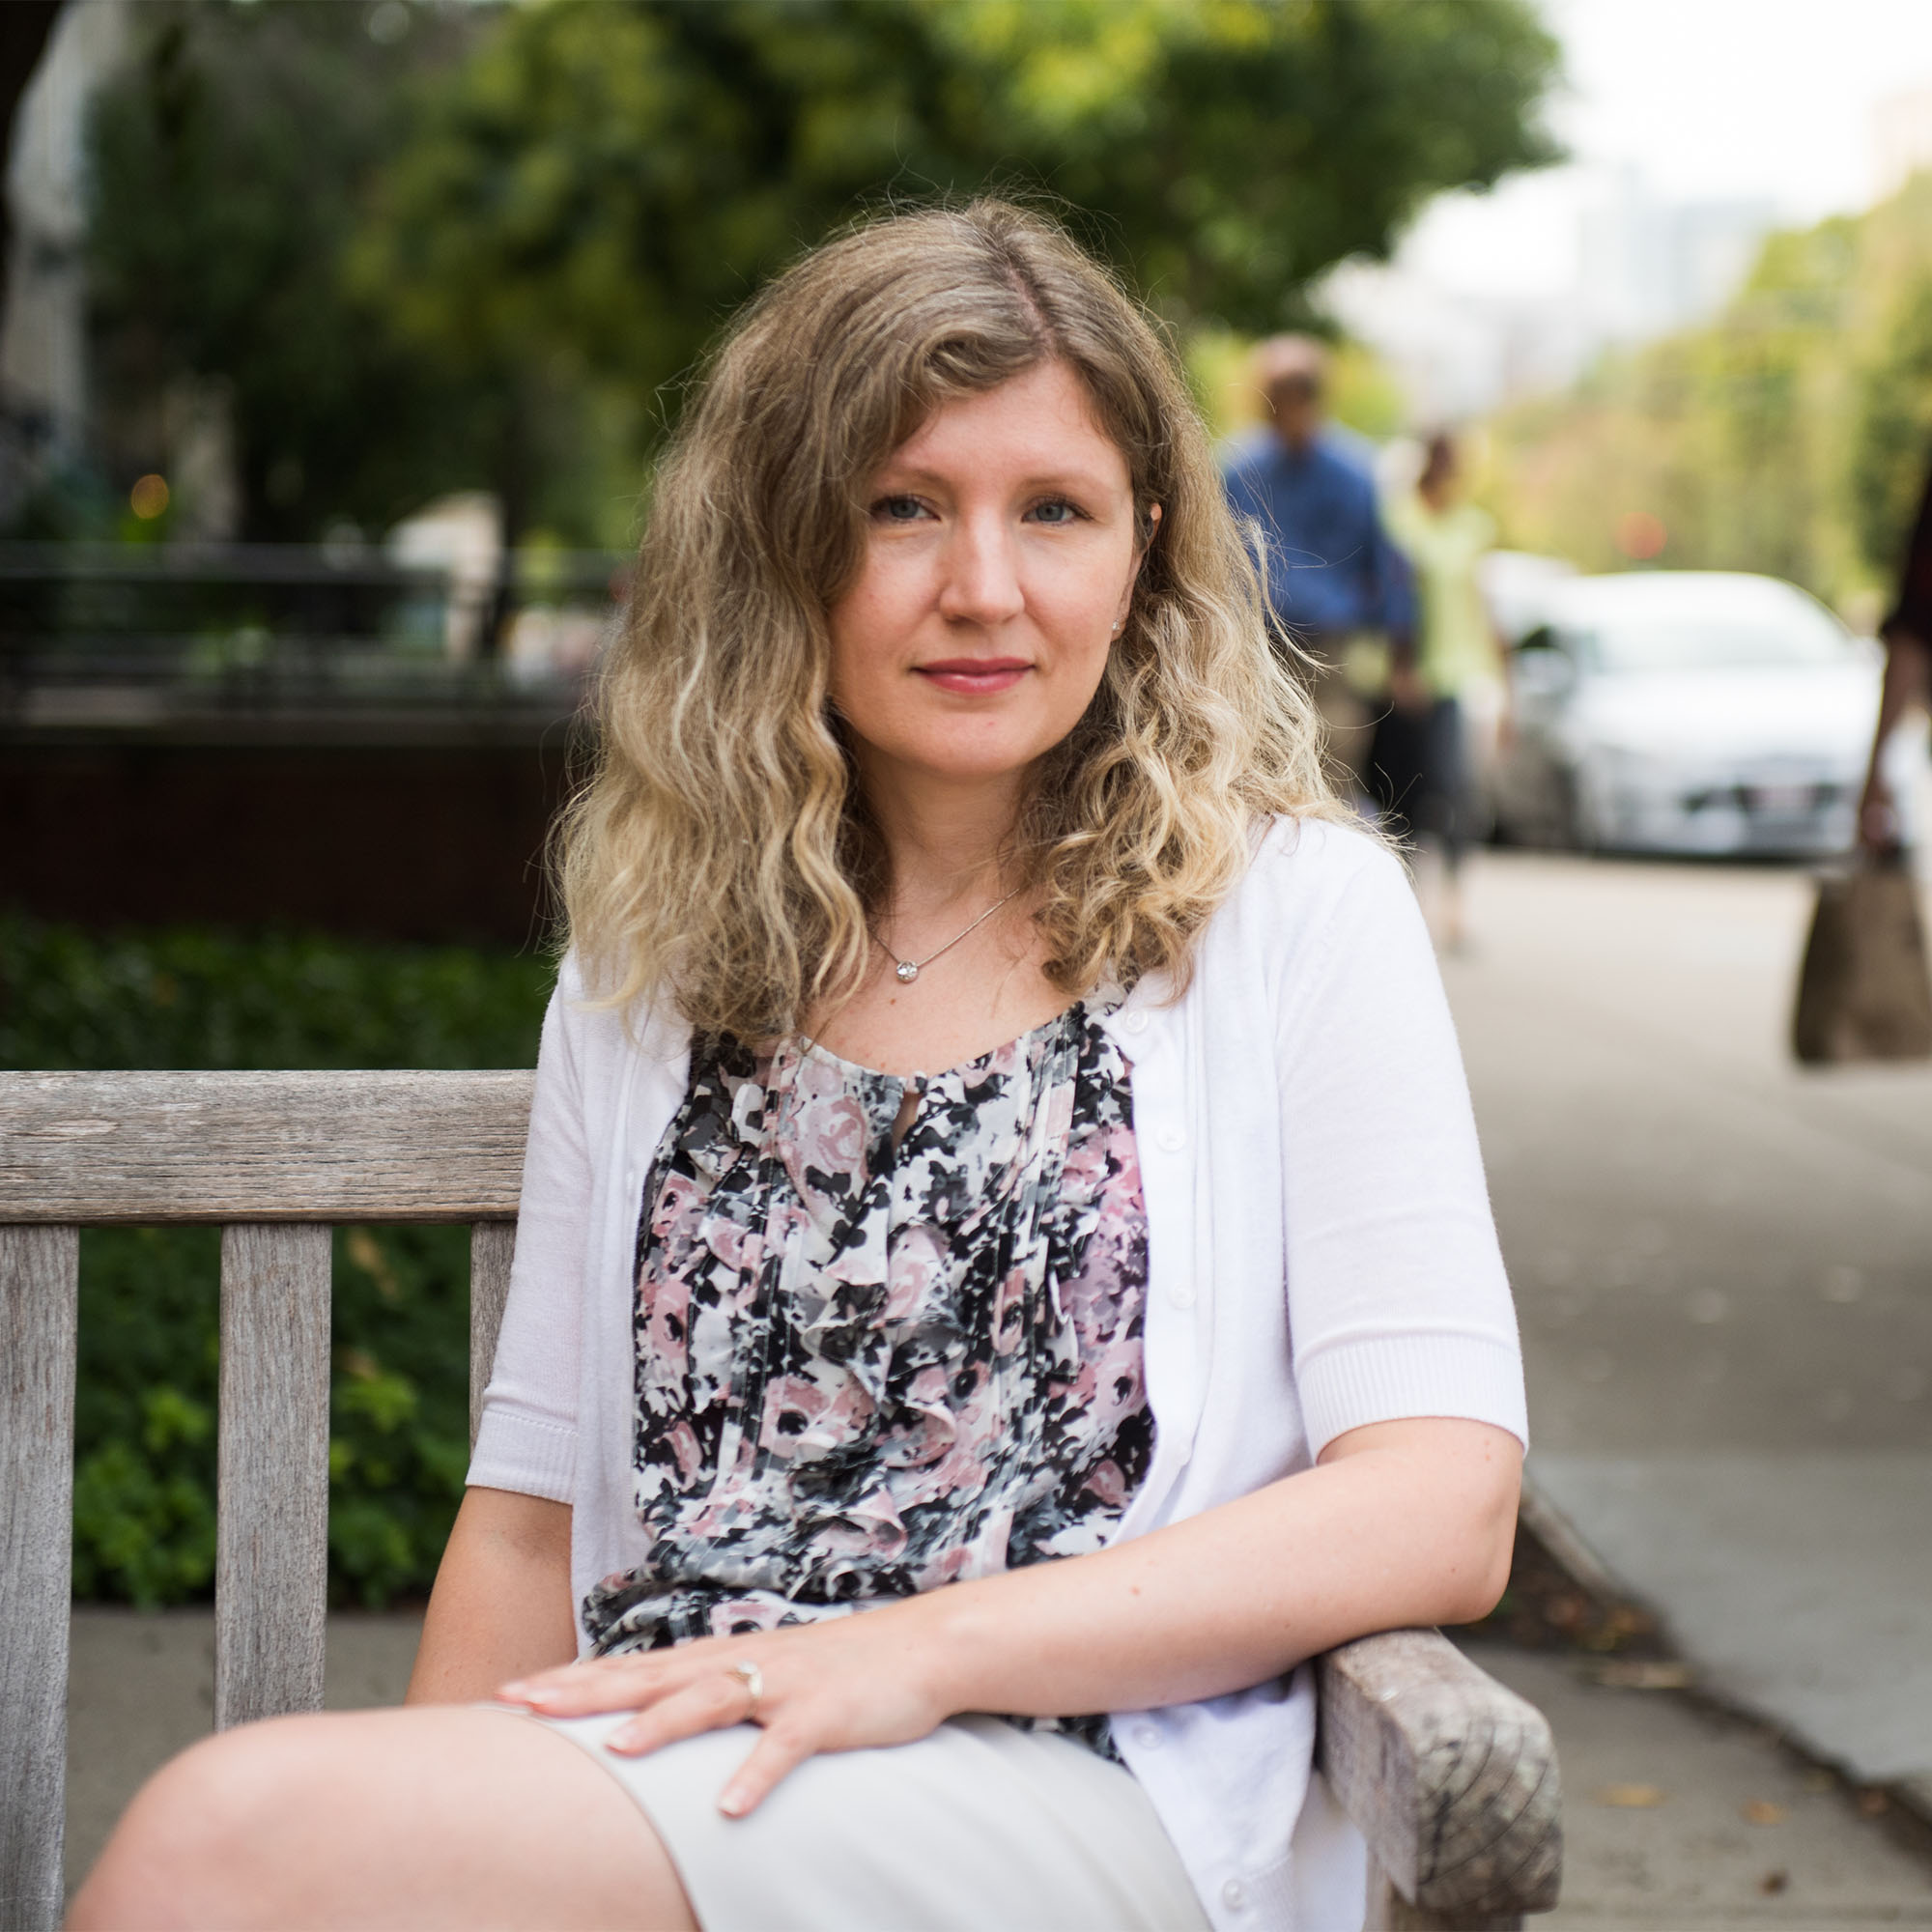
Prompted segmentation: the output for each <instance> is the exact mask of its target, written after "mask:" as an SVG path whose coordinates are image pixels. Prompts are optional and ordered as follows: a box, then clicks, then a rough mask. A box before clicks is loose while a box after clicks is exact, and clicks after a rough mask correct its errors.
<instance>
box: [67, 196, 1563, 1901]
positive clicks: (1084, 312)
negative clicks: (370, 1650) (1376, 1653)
mask: <svg viewBox="0 0 1932 1932" xmlns="http://www.w3.org/2000/svg"><path fill="white" fill-rule="evenodd" d="M601 706H602V709H601V715H600V724H601V729H602V752H601V759H602V762H601V766H600V769H599V771H598V773H597V775H596V777H595V778H594V780H593V781H592V782H591V784H590V786H589V787H588V789H587V790H586V791H585V792H584V793H583V794H582V796H581V797H580V799H579V801H578V804H577V807H576V809H575V811H574V814H573V816H572V818H571V819H570V821H569V823H568V825H567V827H566V832H565V853H566V856H565V862H564V867H563V888H564V900H565V904H566V906H567V909H568V914H569V920H570V932H571V942H572V944H571V952H570V953H569V956H568V958H567V960H566V962H565V964H564V966H563V969H562V973H561V977H560V980H559V984H558V988H557V993H556V997H555V999H554V1002H553V1004H552V1006H551V1009H550V1012H549V1015H548V1018H547V1020H546V1023H545V1029H544V1039H543V1046H542V1050H541V1054H540V1058H539V1061H538V1065H537V1074H536V1089H535V1100H534V1104H533V1109H532V1113H531V1121H530V1139H529V1149H528V1152H527V1155H526V1163H525V1169H524V1192H523V1200H522V1207H521V1212H520V1216H519V1221H518V1226H517V1250H516V1260H515V1266H514V1269H513V1272H512V1277H511V1284H510V1295H509V1302H508V1306H507V1309H506V1312H505V1315H504V1321H503V1330H502V1340H501V1344H500V1346H499V1348H498V1350H497V1360H496V1368H495V1373H494V1375H493V1376H492V1378H491V1381H490V1385H489V1389H488V1391H487V1393H486V1396H485V1399H484V1406H483V1414H482V1421H481V1427H480V1431H479V1434H478V1436H477V1442H476V1449H475V1455H474V1460H473V1462H472V1463H471V1465H470V1469H469V1491H468V1493H467V1495H466V1497H465V1500H464V1503H463V1507H462V1511H461V1513H460V1515H459V1517H458V1519H457V1523H456V1528H455V1530H454V1532H453V1534H452V1536H451V1539H450V1544H449V1548H448V1551H447V1553H446V1554H445V1556H444V1558H443V1562H442V1568H441V1571H440V1575H439V1577H438V1578H437V1584H436V1592H435V1595H434V1596H433V1598H432V1600H431V1603H430V1606H429V1611H428V1617H427V1621H426V1624H425V1627H424V1634H423V1643H422V1650H421V1652H420V1654H419V1657H418V1660H417V1664H416V1673H415V1678H414V1681H413V1683H412V1690H411V1702H410V1705H409V1707H408V1708H405V1709H403V1710H401V1711H387V1712H343V1713H334V1714H327V1715H318V1716H312V1717H299V1718H288V1719H278V1720H275V1721H273V1722H270V1723H265V1724H258V1725H251V1726H243V1727H241V1728H239V1729H236V1730H231V1731H228V1732H226V1733H224V1734H223V1735H222V1736H220V1737H218V1738H214V1739H211V1740H209V1741H207V1742H206V1743H204V1744H202V1745H200V1746H197V1747H195V1749H194V1750H192V1751H190V1752H188V1753H186V1754H185V1756H184V1757H182V1758H180V1759H177V1760H176V1762H175V1764H174V1765H173V1766H172V1767H170V1768H168V1769H167V1770H164V1771H163V1772H162V1773H161V1774H160V1775H159V1776H158V1777H157V1778H156V1780H155V1781H154V1782H153V1783H151V1784H150V1785H149V1786H148V1787H147V1789H146V1790H145V1791H144V1792H143V1793H142V1795H141V1796H140V1797H138V1798H137V1799H136V1800H135V1802H134V1804H133V1806H132V1807H131V1809H130V1810H129V1812H128V1817H127V1818H126V1819H125V1820H124V1822H123V1824H122V1826H121V1829H120V1831H119V1832H118V1833H117V1834H116V1836H115V1838H114V1840H113V1841H112V1843H110V1845H109V1847H108V1849H107V1851H106V1853H105V1854H104V1855H103V1858H102V1861H101V1863H100V1864H99V1866H98V1867H97V1868H96V1871H95V1874H94V1876H93V1877H92V1878H91V1879H90V1880H89V1881H88V1883H87V1885H86V1886H85V1887H84V1888H83V1889H82V1891H81V1893H80V1895H79V1896H78V1898H77V1899H76V1900H75V1903H74V1907H73V1912H72V1916H71V1918H70V1920H69V1924H70V1926H71V1932H103V1928H113V1932H140V1928H143V1927H156V1926H159V1925H163V1924H165V1925H170V1926H179V1925H251V1926H253V1925H264V1926H280V1925H289V1924H303V1925H328V1926H341V1927H348V1926H373V1925H396V1924H422V1925H430V1924H434V1925H484V1924H488V1925H492V1926H502V1927H532V1928H534V1927H544V1926H555V1925H586V1926H587V1925H596V1926H611V1927H636V1928H644V1927H649V1928H652V1932H694V1929H695V1928H702V1932H725V1928H727V1927H773V1926H784V1927H789V1928H792V1932H835V1928H836V1932H863V1929H864V1928H870V1929H871V1932H889V1928H899V1927H911V1926H953V1927H996V1926H997V1927H1007V1926H1023V1925H1033V1926H1049V1925H1050V1926H1094V1927H1099V1926H1106V1927H1112V1928H1118V1929H1119V1932H1208V1928H1209V1927H1210V1926H1214V1927H1220V1928H1222V1932H1238V1928H1245V1927H1253V1928H1255V1932H1329V1928H1334V1927H1341V1926H1354V1925H1359V1924H1360V1923H1361V1918H1362V1913H1363V1902H1364V1898H1365V1896H1366V1889H1365V1881H1366V1869H1365V1864H1366V1860H1365V1847H1364V1846H1363V1844H1362V1841H1361V1839H1360V1837H1359V1835H1357V1834H1356V1833H1354V1830H1353V1828H1352V1827H1351V1826H1350V1825H1349V1824H1348V1823H1347V1821H1346V1819H1345V1818H1344V1817H1343V1814H1342V1813H1341V1811H1340V1808H1339V1807H1338V1806H1337V1804H1335V1801H1334V1799H1333V1797H1332V1795H1331V1794H1330V1793H1329V1792H1328V1791H1327V1789H1326V1787H1325V1786H1324V1785H1323V1784H1322V1783H1321V1780H1320V1779H1319V1778H1316V1777H1314V1776H1313V1772H1312V1766H1313V1752H1314V1746H1315V1738H1316V1719H1317V1712H1316V1693H1315V1682H1314V1672H1313V1671H1312V1670H1311V1669H1309V1668H1307V1667H1305V1666H1306V1664H1307V1662H1308V1660H1309V1659H1311V1658H1313V1657H1315V1656H1316V1655H1317V1654H1319V1653H1321V1652H1322V1651H1324V1650H1326V1649H1328V1648H1330V1647H1331V1646H1333V1645H1334V1644H1336V1643H1338V1642H1341V1641H1343V1640H1345V1639H1348V1638H1351V1637H1354V1636H1357V1635H1361V1634H1366V1633H1369V1632H1372V1631H1383V1630H1390V1629H1399V1628H1402V1627H1404V1626H1407V1625H1413V1624H1434V1623H1463V1622H1466V1621H1467V1620H1469V1619H1470V1618H1472V1617H1475V1616H1478V1615H1481V1614H1483V1613H1484V1612H1486V1611H1487V1610H1488V1609H1489V1608H1490V1607H1492V1605H1493V1604H1494V1603H1495V1601H1496V1600H1497V1598H1498V1596H1499V1595H1500V1593H1501V1590H1502V1586H1503V1583H1504V1581H1505V1579H1506V1578H1507V1576H1508V1572H1509V1564H1510V1550H1511V1544H1512V1539H1513V1535H1514V1530H1515V1522H1516V1505H1517V1492H1518V1484H1519V1475H1520V1445H1521V1441H1522V1438H1523V1436H1524V1434H1525V1425H1524V1419H1523V1392H1522V1381H1521V1365H1520V1354H1519V1350H1518V1345H1517V1335H1516V1326H1515V1321H1514V1317H1513V1314H1512V1311H1511V1306H1510V1298H1509V1289H1508V1284H1507V1282H1506V1281H1505V1279H1504V1275H1503V1268H1502V1262H1501V1256H1500V1254H1499V1252H1498V1249H1497V1244H1496V1237H1495V1230H1494V1226H1493V1223H1492V1219H1491V1215H1490V1210H1489V1204H1488V1200H1487V1197H1486V1194H1485V1190H1484V1184H1483V1171H1482V1162H1481V1159H1480V1157H1479V1154H1478V1151H1477V1148H1476V1140H1475V1129H1474V1125H1473V1121H1472V1117H1471V1114H1470V1110H1469V1103H1468V1096H1467V1091H1466V1088H1465V1085H1464V1082H1463V1073H1462V1066H1461V1062H1460V1059H1459V1057H1458V1053H1457V1048H1456V1041H1455V1036H1454V1032H1453V1030H1452V1028H1451V1025H1450V1020H1449V1013H1448V1009H1447V1005H1446V1002H1445V1001H1444V999H1443V996H1442V988H1441V982H1440V980H1439V978H1438V977H1437V975H1436V972H1435V961H1434V958H1433V957H1432V955H1431V952H1430V949H1429V942H1428V936H1427V934H1426V932H1425V931H1424V929H1423V925H1422V921H1421V919H1420V917H1419V916H1418V914H1417V911H1416V907H1415V900H1414V896H1413V895H1412V894H1411V893H1410V892H1409V890H1408V886H1407V883H1406V879H1405V878H1404V875H1403V872H1402V868H1401V867H1400V865H1399V864H1398V863H1397V861H1396V860H1395V858H1394V857H1393V855H1392V854H1390V853H1389V852H1388V850H1387V849H1386V848H1385V847H1384V846H1383V845H1382V843H1381V842H1380V841H1379V840H1378V839H1377V838H1374V837H1373V836H1371V835H1370V833H1369V832H1367V831H1366V830H1365V829H1364V828H1362V827H1361V826H1360V824H1359V823H1358V822H1357V820H1356V818H1355V816H1354V814H1353V812H1352V811H1351V810H1350V809H1349V808H1348V807H1347V806H1345V805H1343V804H1341V803H1340V802H1339V801H1338V800H1336V799H1335V798H1334V796H1333V795H1332V793H1330V791H1329V790H1328V788H1327V786H1326V784H1325V782H1324V781H1323V778H1322V774H1321V758H1320V753H1319V748H1318V734H1317V727H1316V723H1315V719H1314V716H1313V713H1312V710H1311V707H1310V706H1309V704H1308V701H1307V698H1306V696H1304V695H1303V694H1302V693H1301V692H1300V690H1299V689H1298V688H1297V687H1296V686H1295V684H1294V683H1293V680H1292V679H1291V678H1290V677H1288V676H1287V675H1286V674H1285V672H1284V670H1283V668H1282V667H1281V665H1280V664H1279V662H1278V661H1277V659H1276V657H1275V654H1274V652H1273V650H1272V648H1271V647H1270V643H1269V639H1268V636H1267V632H1266V627H1265V623H1264V606H1263V602H1262V598H1261V594H1260V587H1259V584H1258V582H1257V580H1256V577H1255V574H1254V572H1253V569H1252V567H1251V564H1250V561H1249V559H1248V557H1247V555H1246V554H1245V553H1244V551H1243V549H1242V546H1241V542H1240V538H1239V535H1238V532H1237V531H1236V527H1235V525H1234V523H1233V520H1232V519H1231V518H1230V517H1229V515H1228V512H1227V508H1226V504H1225V501H1224V499H1223V495H1222V489H1221V481H1220V478H1219V476H1218V475H1217V474H1216V472H1215V469H1214V465H1213V461H1212V458H1211V456H1210V453H1209V449H1208V440H1207V437H1206V434H1205V432H1204V430H1203V428H1202V426H1201V423H1200V421H1199V419H1198V418H1197V417H1196V416H1195V414H1194V412H1193V410H1192V406H1191V404H1190V402H1189V400H1188V395H1187V388H1186V384H1185V382H1184V380H1183V379H1182V377H1181V375H1180V372H1179V369H1178V368H1177V367H1176V366H1175V364H1174V363H1173V362H1172V361H1171V360H1170V358H1169V356H1168V354H1167V352H1166V350H1165V348H1164V346H1163V343H1162V341H1161V338H1160V336H1159V335H1158V334H1157V333H1156V332H1155V330H1154V329H1153V328H1152V327H1151V326H1150V325H1149V323H1148V321H1147V319H1146V318H1145V317H1144V316H1143V314H1142V313H1141V311H1140V310H1139V309H1138V308H1137V307H1136V306H1135V305H1134V304H1133V303H1132V302H1130V301H1129V300H1128V299H1127V298H1125V296H1124V295H1123V294H1122V292H1121V290H1120V289H1119V288H1118V287H1117V286H1116V285H1115V284H1114V283H1113V281H1112V280H1110V279H1109V277H1108V276H1107V275H1106V274H1105V273H1104V272H1103V271H1102V270H1100V269H1099V268H1098V267H1097V266H1095V265H1094V263H1093V262H1091V261H1090V260H1088V259H1087V257H1085V256H1084V255H1083V254H1082V253H1081V252H1080V251H1079V250H1078V248H1077V247H1076V246H1075V245H1074V244H1073V242H1072V241H1070V240H1069V239H1068V238H1067V237H1066V236H1065V234H1064V233H1063V232H1062V231H1060V230H1059V229H1058V228H1056V227H1055V226H1053V225H1052V224H1050V223H1048V222H1046V221H1044V220H1041V219H1040V218H1038V217H1037V216H1035V215H1032V214H1029V213H1023V212H1022V211H1020V210H1018V209H1014V208H1010V207H1008V206H1005V205H1003V204H999V203H978V204H975V205H973V206H970V207H968V208H965V209H963V210H949V211H943V212H942V211H935V212H931V213H921V214H913V215H904V216H900V217H897V218H894V219H886V220H881V221H878V222H876V223H874V224H872V225H871V226H869V227H867V228H863V229H861V230H860V231H858V232H857V233H854V234H848V235H846V236H844V237H842V238H840V239H839V240H838V241H835V242H833V243H831V244H830V245H829V246H827V247H825V248H823V249H821V250H819V251H816V252H815V253H813V254H811V255H810V256H808V257H807V258H806V259H805V260H804V261H803V262H801V263H800V264H798V265H797V266H795V267H794V268H793V269H791V270H789V271H788V272H787V273H785V274H784V275H782V276H781V277H780V278H779V280H778V281H777V282H776V283H774V284H773V285H772V286H771V287H770V288H768V289H767V290H766V291H765V292H764V293H763V294H762V295H760V296H759V297H758V298H756V299H755V300H754V301H753V302H752V303H751V304H750V306H749V308H748V310H747V312H746V313H745V314H744V316H743V317H742V318H741V319H740V320H739V322H738V324H737V325H736V327H734V328H733V329H732V331H731V332H730V334H729V336H728V337H727V339H726V340H725V343H724V345H723V346H722V348H721V350H720V351H719V353H718V355H716V356H715V357H714V358H713V360H712V361H711V363H710V365H709V371H708V374H707V377H706V379H705V383H704V385H703V386H702V388H701V389H700V390H699V391H698V393H697V394H696V395H695V396H694V397H693V398H692V399H691V401H690V403H689V406H688V407H687V409H686V411H685V413H684V417H683V421H682V425H681V427H680V430H679V432H678V439H677V441H676V444H675V447H674V448H673V450H672V452H671V453H670V455H669V457H668V461H667V462H666V464H665V466H664V468H663V469H662V470H661V471H660V474H659V478H658V482H657V485H656V488H655V490H654V491H653V493H652V500H651V507H650V518H649V524H648V526H647V529H646V532H645V535H644V538H643V543H642V549H641V553H640V556H639V568H638V576H637V580H636V588H635V591H634V593H633V597H632V601H631V605H630V609H629V613H628V618H627V628H626V630H625V632H624V634H623V636H622V637H621V638H620V639H618V640H616V642H615V643H614V644H613V646H612V650H611V659H610V661H609V664H608V668H607V670H606V673H605V679H604V683H603V685H602V688H601ZM578 1660H582V1661H578ZM492 1704H493V1705H494V1706H495V1708H479V1705H492Z"/></svg>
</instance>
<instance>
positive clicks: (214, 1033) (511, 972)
mask: <svg viewBox="0 0 1932 1932" xmlns="http://www.w3.org/2000/svg"><path fill="white" fill-rule="evenodd" d="M550 980H551V970H550V967H549V965H548V964H547V962H545V961H543V960H539V959H528V958H517V957H508V956H493V955H489V954H484V953H477V952H462V951H457V950H454V949H434V950H432V949H415V948H407V947H379V946H352V945H348V944H344V943H341V942H336V941H328V940H317V939H298V938H291V937H286V936H282V937H276V936H270V937H266V938H240V937H236V936H233V935H228V934H219V933H212V932H204V931H195V930H180V931H167V932H155V933H131V934H123V935H120V936H118V937H113V938H105V939H103V938H99V937H96V936H92V935H88V934H84V933H80V932H77V931H74V930H72V929H71V928H67V927H61V926H52V925H45V924H41V923H36V922H31V921H27V920H22V919H0V1065H3V1066H8V1067H46V1068H85V1067H129V1066H211V1067H275V1066H527V1065H530V1064H531V1063H532V1061H533V1060H534V1059H535V1055H536V1037H537V1028H538V1024H539V1022H540V1019H541V1016H542V1012H543V1005H544V1001H545V998H546V997H547V995H548V992H549V986H550ZM219 1252H220V1242H219V1237H218V1234H217V1232H216V1231H215V1230H213V1229H210V1228H165V1229H164V1228H99V1229H90V1230H88V1232H87V1233H86V1235H85V1236H83V1238H82V1241H81V1267H80V1372H79V1386H78V1390H77V1396H76V1405H75V1431H76V1441H75V1464H74V1589H75V1592H76V1594H77V1595H79V1596H81V1597H83V1598H103V1597H104V1598H119V1599H124V1600H127V1601H130V1602H133V1603H137V1604H168V1603H179V1602H182V1601H184V1600H185V1599H189V1598H193V1597H198V1596H206V1595H207V1594H208V1591H209V1589H210V1588H211V1586H212V1581H213V1567H214V1455H215V1441H214V1413H215V1374H216V1366H217V1347H218V1344H217V1332H218V1322H217V1302H216V1281H217V1276H218V1267H219ZM334 1275H335V1296H334V1304H335V1305H334V1332H335V1345H336V1346H335V1365H334V1374H333V1378H332V1384H331V1395H330V1425H329V1437H330V1439H329V1525H328V1541H329V1577H330V1590H331V1594H332V1595H333V1596H334V1597H335V1598H336V1600H337V1601H347V1600H353V1601H357V1602H362V1603H372V1604H373V1603H382V1602H384V1601H385V1600H386V1599H388V1598H390V1597H392V1596H395V1595H397V1594H399V1593H411V1592H420V1591H422V1590H425V1589H427V1588H428V1586H429V1583H430V1580H431V1578H432V1577H434V1575H435V1571H436V1565H437V1562H438V1560H439V1558H440V1555H441V1553H442V1546H443V1542H444V1540H445V1539H446V1538H447V1536H448V1534H449V1525H450V1522H451V1520H453V1518H454V1516H455V1512H456V1505H457V1503H458V1502H459V1501H460V1500H461V1498H462V1494H463V1476H464V1470H465V1467H466V1465H467V1463H468V1461H469V1417H468V1409H469V1236H468V1233H467V1231H466V1230H464V1229H462V1228H380V1229H378V1228H346V1229H342V1230H339V1231H338V1232H337V1234H336V1237H335V1268H334Z"/></svg>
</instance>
